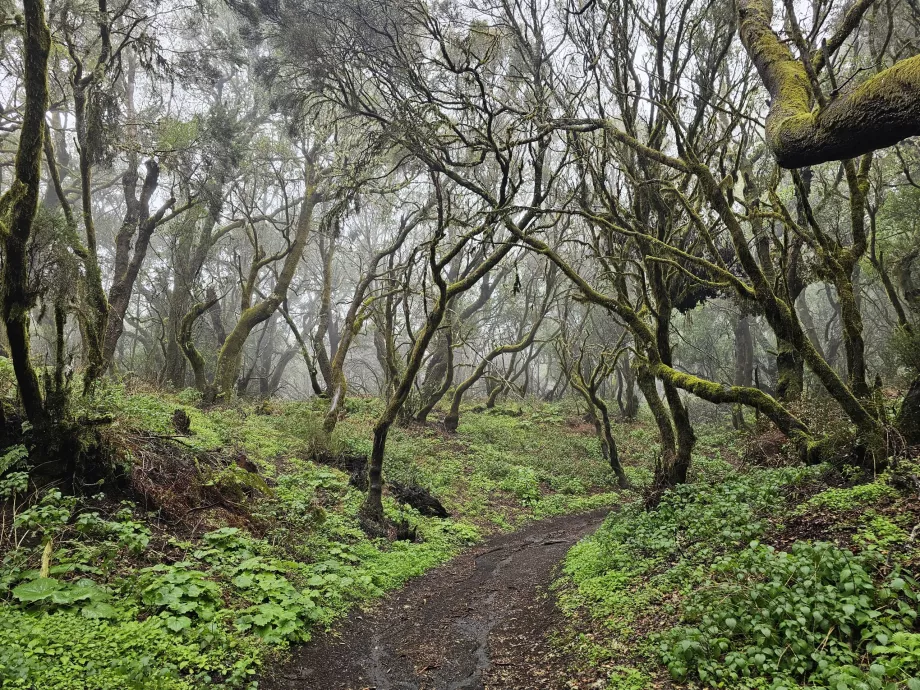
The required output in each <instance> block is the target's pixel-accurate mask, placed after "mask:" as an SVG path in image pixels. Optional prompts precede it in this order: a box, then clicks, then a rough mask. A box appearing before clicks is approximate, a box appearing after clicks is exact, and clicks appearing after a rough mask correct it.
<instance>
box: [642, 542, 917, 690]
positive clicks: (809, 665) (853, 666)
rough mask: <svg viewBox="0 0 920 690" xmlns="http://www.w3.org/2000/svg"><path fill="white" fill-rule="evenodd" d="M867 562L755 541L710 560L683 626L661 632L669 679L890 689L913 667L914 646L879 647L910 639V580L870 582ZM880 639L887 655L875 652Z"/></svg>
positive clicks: (818, 548)
mask: <svg viewBox="0 0 920 690" xmlns="http://www.w3.org/2000/svg"><path fill="white" fill-rule="evenodd" d="M871 569H872V563H870V562H869V560H868V559H867V558H866V557H860V556H856V555H854V554H853V553H851V552H850V551H846V550H841V549H839V548H837V547H836V546H834V545H833V544H829V543H826V542H817V543H814V544H810V543H807V542H797V543H795V544H794V545H793V547H792V549H791V551H790V552H789V553H785V552H781V551H776V550H774V549H773V548H771V547H767V546H763V545H761V544H758V543H756V542H755V543H753V544H752V545H751V546H750V547H749V548H748V549H745V550H744V551H742V552H740V553H739V554H733V555H731V556H726V557H723V558H721V559H719V560H718V561H716V563H715V564H714V565H713V567H712V571H711V574H710V579H709V580H707V581H706V582H705V583H704V584H703V586H702V587H700V588H699V589H697V590H696V591H695V592H694V593H693V594H691V595H690V597H689V598H688V600H687V602H686V605H685V607H684V621H685V623H686V624H685V625H683V626H680V627H678V628H675V629H673V630H671V631H669V632H668V633H666V634H665V635H664V636H663V638H662V642H661V647H660V652H661V658H662V660H663V661H664V663H665V664H666V665H667V667H668V669H669V670H670V672H671V674H672V675H673V676H674V677H675V678H676V679H678V680H686V679H687V678H688V677H695V678H698V679H699V680H700V681H701V682H703V683H706V684H710V685H713V686H715V687H733V688H737V687H771V688H777V689H778V688H782V687H785V688H790V687H795V686H796V685H797V684H800V683H801V684H807V685H808V686H809V687H828V688H836V687H838V686H839V683H841V682H844V681H843V680H842V678H844V677H846V678H847V682H844V687H847V688H849V687H854V688H866V689H875V688H879V689H882V688H886V689H887V688H895V687H897V686H896V684H897V683H898V682H903V681H906V680H907V678H910V677H914V676H915V675H916V674H917V673H920V665H917V664H916V661H917V658H916V657H915V656H912V652H911V651H909V650H908V649H907V648H903V649H901V650H894V648H893V647H887V646H885V645H886V644H887V643H888V642H889V641H890V640H892V639H893V637H894V636H895V635H898V636H899V637H898V639H899V640H904V641H907V640H906V639H905V638H904V635H905V633H907V632H908V631H910V630H912V628H913V626H914V623H915V621H916V618H917V611H916V603H917V599H918V596H917V593H916V582H915V581H913V580H912V579H910V578H908V577H907V576H906V575H899V574H895V575H892V576H891V577H890V578H889V579H888V580H887V581H886V582H885V583H883V585H882V586H881V587H878V588H877V587H876V586H875V585H874V583H873V578H872V576H871V575H870V571H871ZM880 646H881V648H882V649H883V650H884V652H883V653H884V654H893V655H894V656H893V657H891V658H886V659H885V660H883V659H880V658H876V657H877V656H880V655H877V654H876V652H875V649H876V648H878V647H880ZM865 654H868V655H869V657H870V664H869V668H868V669H867V670H861V669H860V668H859V666H860V664H861V660H862V658H863V655H865ZM883 661H887V663H882V662H883ZM850 681H857V682H855V684H850Z"/></svg>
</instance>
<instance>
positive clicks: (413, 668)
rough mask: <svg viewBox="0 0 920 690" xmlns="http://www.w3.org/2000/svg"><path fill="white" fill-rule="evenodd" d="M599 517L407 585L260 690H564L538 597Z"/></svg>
mask: <svg viewBox="0 0 920 690" xmlns="http://www.w3.org/2000/svg"><path fill="white" fill-rule="evenodd" d="M608 512H609V511H608V510H607V509H604V510H598V511H593V512H590V513H582V514H580V515H568V516H564V517H559V518H552V519H549V520H542V521H540V522H535V523H532V524H530V525H528V526H526V527H524V528H523V529H521V530H519V531H517V532H513V533H511V534H504V535H500V536H497V537H494V538H492V539H490V540H489V541H487V542H486V543H484V544H482V545H481V546H480V547H478V548H476V549H473V550H471V551H470V552H468V553H465V554H463V555H460V556H458V557H457V558H455V559H453V560H452V561H450V562H448V563H446V564H445V565H443V566H441V567H440V568H437V569H435V570H432V571H431V572H429V573H428V574H426V575H424V576H422V577H420V578H418V579H416V580H413V581H412V582H410V583H409V584H408V585H407V586H406V587H405V588H403V589H401V590H399V591H397V592H396V593H394V594H393V595H391V596H390V597H388V598H387V599H385V600H384V601H383V602H382V603H381V604H380V605H379V606H377V607H375V608H374V609H373V611H371V612H370V613H362V612H360V611H358V612H355V613H353V614H352V615H351V616H350V617H349V618H348V619H347V620H346V621H345V622H344V623H343V624H342V625H340V626H339V627H338V628H337V629H336V631H335V633H333V634H328V635H324V636H322V637H319V638H317V639H316V640H315V641H314V642H312V643H310V644H309V645H306V646H304V647H302V648H301V649H300V650H298V651H297V652H295V653H294V657H293V659H292V660H291V661H290V662H289V663H288V664H286V665H285V666H283V667H281V668H278V669H275V670H274V671H273V672H272V673H271V674H269V676H268V677H266V678H264V679H263V681H262V682H261V683H260V684H259V687H260V688H265V689H266V690H362V689H367V688H369V689H373V690H487V689H490V688H513V689H514V690H530V689H531V688H567V687H569V686H568V685H567V684H566V682H565V678H564V670H565V664H566V660H565V659H564V658H560V657H559V656H558V653H557V652H556V651H555V650H553V648H552V646H551V645H550V644H549V641H548V640H547V639H546V638H547V635H546V632H547V630H548V629H549V628H550V627H552V624H553V623H554V622H555V621H557V619H558V617H559V615H560V614H559V611H558V610H557V608H556V607H555V605H554V604H553V601H552V600H551V599H549V598H547V597H546V587H547V586H548V585H549V584H550V583H551V582H552V581H553V577H554V575H555V571H556V566H557V565H558V564H559V562H560V561H561V560H562V558H563V557H564V556H565V553H566V551H567V550H568V549H569V547H571V546H572V544H574V543H575V542H576V541H578V540H579V539H580V538H582V537H583V536H585V535H587V534H589V533H590V532H592V531H594V529H595V528H596V527H597V526H598V525H600V523H601V522H602V521H603V519H604V516H605V515H606V514H607V513H608Z"/></svg>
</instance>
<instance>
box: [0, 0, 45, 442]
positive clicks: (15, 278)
mask: <svg viewBox="0 0 920 690" xmlns="http://www.w3.org/2000/svg"><path fill="white" fill-rule="evenodd" d="M23 16H24V46H23V48H24V49H23V65H24V82H25V84H24V85H25V94H26V96H25V109H24V112H23V116H22V126H21V128H20V130H19V145H18V148H17V150H16V160H15V163H14V174H15V177H14V179H13V182H12V184H11V185H10V188H9V189H8V190H7V191H6V192H5V193H4V194H3V196H0V236H2V239H3V249H4V256H3V272H2V290H3V292H2V302H0V306H2V313H3V323H4V327H5V329H6V335H7V340H8V342H9V345H10V359H11V360H12V362H13V371H14V373H15V375H16V383H17V385H18V388H19V398H20V400H21V401H22V406H23V410H24V411H25V414H26V417H27V418H28V420H29V421H30V422H31V423H32V425H33V426H35V427H38V428H41V427H43V426H44V425H45V424H46V423H47V422H48V421H49V420H48V417H47V413H46V410H45V406H44V401H43V400H42V392H41V387H40V385H39V381H38V375H37V374H36V373H35V369H34V367H33V366H32V360H31V358H30V349H29V311H30V310H31V308H32V299H33V298H32V295H31V294H30V292H29V258H28V245H29V238H30V237H31V235H32V222H33V221H34V219H35V214H36V212H37V210H38V198H39V194H40V192H41V155H42V141H43V138H44V136H45V113H46V112H47V110H48V55H49V52H50V50H51V34H50V31H49V30H48V25H47V23H46V21H45V4H44V2H43V1H42V0H24V1H23Z"/></svg>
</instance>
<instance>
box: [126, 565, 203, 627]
mask: <svg viewBox="0 0 920 690" xmlns="http://www.w3.org/2000/svg"><path fill="white" fill-rule="evenodd" d="M192 565H193V564H192V563H190V562H187V561H180V562H179V563H174V564H172V565H162V564H160V565H155V566H153V567H151V568H146V569H144V570H143V571H141V578H140V585H141V601H142V602H143V603H144V604H145V605H146V606H148V607H150V608H151V609H153V610H155V611H159V612H160V613H161V615H162V616H163V618H164V619H165V620H166V626H167V627H168V628H169V629H170V630H173V631H177V632H178V631H179V630H183V629H185V628H188V627H189V626H190V625H191V624H192V618H191V616H195V617H196V618H198V619H200V620H202V621H209V620H211V619H213V618H214V614H215V612H216V609H217V607H218V605H219V604H220V596H221V587H220V585H219V584H218V583H217V582H214V581H213V580H210V579H208V574H207V573H204V572H202V571H200V570H194V569H193V568H192Z"/></svg>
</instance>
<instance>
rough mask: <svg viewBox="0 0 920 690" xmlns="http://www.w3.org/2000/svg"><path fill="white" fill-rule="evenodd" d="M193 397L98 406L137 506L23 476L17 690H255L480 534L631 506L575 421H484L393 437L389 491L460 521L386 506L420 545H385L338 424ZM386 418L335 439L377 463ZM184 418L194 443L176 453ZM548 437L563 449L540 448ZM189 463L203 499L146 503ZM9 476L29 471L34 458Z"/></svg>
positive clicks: (110, 401)
mask: <svg viewBox="0 0 920 690" xmlns="http://www.w3.org/2000/svg"><path fill="white" fill-rule="evenodd" d="M194 399H195V396H191V399H187V398H184V397H183V396H182V395H179V396H163V395H161V394H152V393H149V392H145V391H143V392H134V393H127V392H125V391H124V390H123V389H121V388H114V389H112V390H110V391H108V393H106V394H105V395H100V402H99V404H100V405H107V406H109V408H108V409H110V410H111V411H112V412H114V413H116V414H117V415H118V418H119V422H118V424H117V425H115V426H113V427H112V428H111V429H110V430H109V432H110V433H112V434H114V435H118V437H119V439H120V440H119V441H118V442H119V443H121V444H123V446H122V447H123V448H124V452H125V454H126V455H125V457H123V458H121V462H124V463H127V465H128V466H129V470H130V472H133V473H135V474H134V475H133V479H132V481H133V482H134V485H136V486H137V487H140V491H137V492H135V493H133V494H132V493H130V492H126V493H125V496H124V497H123V498H122V499H121V500H116V499H115V498H113V497H112V495H106V494H105V493H97V494H91V495H84V496H82V497H77V496H73V495H65V494H64V493H62V492H61V491H60V490H58V489H55V488H53V487H48V488H45V489H43V490H41V491H39V492H37V493H36V495H34V496H32V495H30V493H31V492H32V491H33V489H32V488H31V487H30V486H29V485H28V483H27V482H25V480H24V478H23V476H24V475H23V472H22V471H20V472H12V473H9V474H7V475H6V478H5V480H4V483H3V485H2V490H3V491H4V492H6V494H5V495H6V496H7V497H8V498H9V499H10V500H14V499H16V498H17V497H18V499H19V503H18V504H16V505H15V506H14V507H12V510H11V511H9V513H7V514H5V519H4V525H3V530H4V532H3V536H4V546H5V548H4V556H3V565H2V570H0V590H2V597H3V605H2V607H0V650H2V651H0V678H2V681H3V685H4V687H11V688H12V687H22V688H35V687H42V688H112V689H115V688H129V687H138V688H147V687H158V688H192V687H201V686H219V687H248V686H250V685H251V686H253V687H254V686H255V684H256V679H257V677H258V673H259V671H260V669H261V667H262V666H263V664H264V663H265V660H266V659H267V658H268V659H271V658H273V657H277V656H278V655H279V654H280V653H282V652H283V650H285V649H287V648H288V647H289V646H290V645H291V644H293V643H302V642H306V641H308V640H309V639H310V637H311V634H313V633H314V632H315V631H317V630H323V629H324V628H325V627H326V626H328V625H329V624H331V623H332V622H333V621H334V620H336V619H337V618H338V617H340V616H341V615H342V614H343V613H345V612H346V611H347V610H348V609H349V608H350V607H352V606H354V605H358V604H362V603H366V602H369V601H372V600H373V599H375V598H377V597H380V596H381V595H382V594H383V593H385V592H387V591H389V590H391V589H393V588H395V587H398V586H400V585H401V584H403V583H404V582H405V581H406V580H407V579H409V578H411V577H414V576H417V575H419V574H421V573H423V572H424V571H426V570H428V569H430V568H431V567H433V566H435V565H437V564H439V563H441V562H443V561H444V560H445V559H447V558H450V557H451V556H453V555H455V554H456V553H457V552H458V551H459V550H461V549H463V548H465V547H469V546H470V545H472V544H474V543H476V542H477V541H479V540H480V539H481V538H482V537H483V535H485V534H488V533H490V532H492V531H495V530H499V529H502V528H504V529H509V528H511V527H512V526H514V525H519V524H521V523H522V521H525V520H532V519H535V518H538V517H541V516H545V515H553V514H559V513H563V512H574V511H579V510H587V509H590V508H594V507H598V506H603V505H611V504H613V503H615V502H617V501H618V500H619V498H618V495H617V494H616V493H615V492H614V485H613V484H612V481H613V479H612V477H613V475H612V473H611V471H610V468H609V465H607V464H606V463H605V462H604V460H603V458H602V457H601V456H600V452H599V448H598V446H597V441H596V439H595V438H594V437H593V436H592V435H586V434H585V433H584V432H583V430H581V431H580V430H578V429H574V430H573V429H572V428H571V426H570V423H569V422H570V416H569V414H568V412H569V410H566V409H564V408H557V407H553V406H538V407H527V408H526V409H524V410H521V415H522V416H521V417H511V416H508V415H504V414H501V412H502V410H501V409H499V410H497V411H496V412H482V413H471V414H469V415H467V416H466V417H465V419H464V422H463V425H461V428H460V430H459V432H458V433H457V434H456V435H452V436H446V435H444V434H443V433H441V432H438V431H436V430H433V429H431V428H428V427H409V428H405V429H400V430H398V433H396V434H394V436H393V439H392V440H393V443H392V445H391V449H392V453H393V456H392V464H391V467H392V480H393V481H401V482H412V483H414V484H418V485H421V486H424V487H426V488H428V489H430V490H431V491H432V492H433V494H435V495H436V496H438V497H439V498H440V499H441V500H443V502H444V504H445V505H446V507H447V508H448V510H449V511H450V512H451V517H450V518H447V519H438V518H431V517H424V516H422V515H421V514H419V513H418V512H417V511H416V510H414V509H413V508H411V507H409V506H407V505H400V504H398V503H397V502H396V501H394V500H392V499H388V500H387V503H386V507H387V512H388V515H390V516H391V518H392V519H393V520H394V521H406V522H408V523H410V524H411V527H412V530H413V533H414V535H415V540H414V541H395V542H390V541H388V540H387V539H386V538H383V539H373V538H369V537H368V536H367V534H366V533H365V532H364V531H362V529H361V526H360V520H359V509H360V505H361V500H362V492H361V491H360V490H358V489H356V488H355V487H354V486H351V485H350V484H349V479H350V477H349V475H348V473H347V472H345V471H342V470H341V469H338V468H336V467H332V466H328V465H324V464H320V463H319V462H316V461H315V458H316V456H315V454H314V453H315V452H316V451H317V450H319V447H318V444H319V443H320V442H319V441H318V440H317V438H315V437H312V436H311V430H314V433H316V434H319V433H320V424H321V421H322V413H321V410H318V409H317V408H316V407H315V406H313V405H311V404H309V403H278V404H271V405H261V406H256V405H239V406H234V407H224V408H212V409H208V410H201V409H199V408H197V407H196V406H195V405H194V404H191V403H193V402H194ZM372 406H373V402H372V401H370V402H367V403H364V402H361V401H356V402H355V403H354V404H353V406H352V414H350V415H349V417H348V419H347V420H346V421H344V422H343V423H342V424H341V425H340V426H339V430H338V431H337V435H336V437H335V438H334V439H332V440H331V441H328V443H331V444H332V445H334V446H335V447H336V448H339V449H345V448H348V449H350V450H352V451H354V452H360V451H361V450H362V448H361V445H360V444H361V443H362V442H363V440H364V438H365V437H366V431H367V428H368V427H369V425H370V424H371V420H372V414H373V411H372V410H367V409H365V407H372ZM176 409H181V410H183V411H184V412H185V413H186V414H188V416H189V418H190V420H191V422H190V432H189V434H188V435H184V436H180V437H177V438H172V437H173V436H176V432H175V429H173V428H172V418H173V416H174V413H175V410H176ZM515 414H516V413H515ZM547 428H550V429H553V430H554V432H555V433H554V435H553V437H552V438H551V439H549V440H546V439H545V437H543V436H542V435H539V434H537V433H535V430H536V429H541V430H546V429H547ZM128 455H133V456H132V457H128ZM243 457H245V458H246V462H245V463H242V464H244V465H245V467H247V468H248V469H244V467H242V466H241V458H243ZM575 457H577V462H572V461H571V459H572V458H575ZM311 458H314V459H311ZM562 458H569V461H563V460H562ZM185 461H189V462H193V463H197V467H196V469H195V472H194V473H192V474H187V475H181V477H182V479H183V480H184V481H189V480H193V481H194V482H195V483H196V484H200V485H201V486H200V487H197V488H196V487H191V486H184V487H183V486H178V485H176V484H175V483H168V484H167V485H166V486H165V487H160V488H159V489H157V490H150V489H149V486H150V483H151V481H152V480H151V479H150V477H160V475H161V474H168V473H169V472H170V471H174V470H175V469H176V468H177V467H180V468H181V466H182V463H183V462H185ZM11 462H15V463H16V466H17V467H18V468H22V469H25V468H27V466H28V462H29V459H28V455H27V453H25V454H24V453H22V452H19V451H16V454H15V457H14V458H11ZM249 463H251V464H249ZM159 465H164V467H160V466H159ZM509 477H513V478H514V479H513V480H509ZM387 478H388V479H390V478H391V475H390V474H388V476H387ZM115 493H117V491H116V492H115ZM129 494H130V495H129ZM473 495H475V496H476V497H477V500H475V501H474V500H470V499H469V498H468V497H469V496H473ZM190 500H193V501H198V500H200V501H202V502H201V503H198V504H195V505H188V501H190ZM10 505H11V506H13V504H12V503H11V504H10ZM7 518H8V519H7ZM222 524H223V525H224V526H220V525H222ZM229 525H232V526H229Z"/></svg>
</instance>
